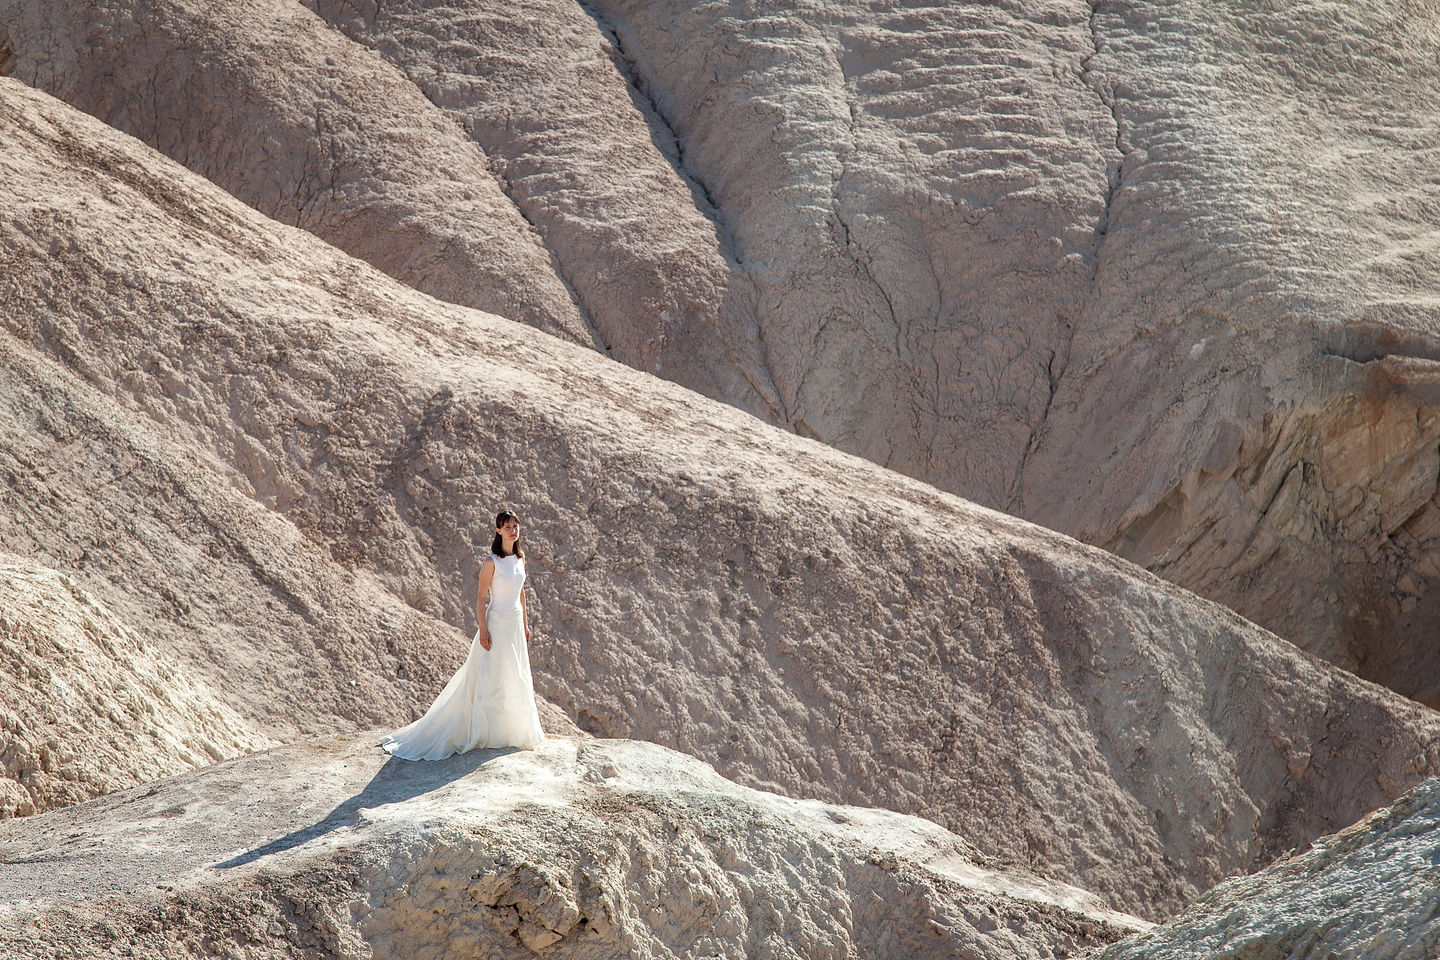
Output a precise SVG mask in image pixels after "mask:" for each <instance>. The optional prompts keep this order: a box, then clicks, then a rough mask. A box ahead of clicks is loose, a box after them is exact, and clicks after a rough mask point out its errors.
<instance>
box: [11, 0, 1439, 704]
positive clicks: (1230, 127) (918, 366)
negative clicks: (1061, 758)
mask: <svg viewBox="0 0 1440 960" xmlns="http://www.w3.org/2000/svg"><path fill="white" fill-rule="evenodd" d="M305 5H306V6H307V7H309V8H310V9H311V10H313V11H314V14H315V15H311V14H310V13H307V12H304V11H302V10H300V9H299V8H298V5H297V4H295V3H288V2H282V0H243V2H239V3H233V4H227V5H225V6H224V10H223V11H222V12H216V10H215V9H213V7H214V5H213V4H203V3H200V2H198V0H123V2H122V0H102V2H101V3H99V4H95V3H81V2H79V0H58V2H55V3H50V4H44V5H37V4H33V3H26V2H24V0H0V24H4V25H5V28H6V29H7V30H8V34H7V36H8V37H9V41H8V43H9V47H10V48H11V49H13V55H12V56H10V57H9V58H8V59H7V60H5V63H4V65H3V66H0V70H3V69H8V70H11V71H12V72H13V74H14V76H16V77H18V78H21V79H24V80H26V81H27V82H30V83H33V84H35V85H37V86H40V87H42V88H43V89H46V90H48V91H50V92H52V93H55V94H57V95H59V96H61V97H63V98H66V99H68V100H70V101H71V102H72V103H74V104H76V105H77V106H80V107H81V108H82V109H85V110H87V111H89V112H91V113H93V114H95V115H97V116H100V117H101V118H102V119H106V120H108V121H110V122H112V123H114V124H116V125H118V126H120V127H121V128H122V129H125V130H127V131H129V132H132V133H135V134H137V135H139V136H141V137H142V138H144V139H146V140H147V141H148V142H150V143H151V144H152V145H154V146H157V147H158V148H160V149H161V150H164V151H166V152H168V153H170V155H171V156H173V157H175V158H177V159H179V160H180V161H181V162H183V163H185V164H187V165H189V166H191V167H192V168H193V169H195V170H197V171H200V172H201V173H203V174H204V175H206V176H208V177H210V178H211V179H212V180H214V181H215V182H217V183H219V184H221V185H222V186H223V187H225V188H226V189H229V190H230V191H232V192H233V193H235V194H236V195H237V196H239V197H241V198H242V199H245V200H247V202H250V203H252V204H255V205H257V206H258V207H259V208H260V209H262V210H264V211H266V212H269V213H272V214H274V215H276V216H279V217H281V218H282V219H287V220H288V221H289V222H294V223H300V224H301V225H304V226H306V227H307V228H309V229H312V230H314V231H315V232H317V233H318V234H319V235H321V236H322V237H325V238H326V239H328V240H330V241H331V242H334V243H336V244H338V245H340V246H341V247H343V248H345V249H346V250H349V251H350V252H352V253H355V254H357V255H360V256H363V257H365V258H367V259H368V260H370V262H372V263H374V264H376V265H377V266H379V267H381V268H382V269H384V270H387V271H389V272H391V273H392V274H393V275H395V276H397V277H399V278H401V279H402V280H405V281H406V282H409V283H412V284H414V285H416V286H418V287H419V288H421V289H423V290H425V291H427V292H429V293H432V294H435V295H437V296H441V297H444V298H447V299H451V300H456V301H459V302H462V303H467V304H471V305H476V306H481V307H484V308H487V309H493V310H498V311H500V312H502V313H505V314H506V315H508V316H511V317H513V318H515V319H521V320H525V321H527V322H531V323H537V324H539V325H541V326H542V327H544V328H545V329H550V330H555V329H561V330H563V331H565V332H566V333H567V335H568V336H569V337H570V338H571V339H574V340H577V341H579V342H589V343H594V344H598V345H600V346H603V347H605V348H607V349H610V350H611V351H613V355H614V356H615V357H617V358H619V359H621V360H623V361H625V362H626V363H629V364H631V365H633V366H636V367H639V368H640V369H643V370H646V371H650V372H657V373H660V374H661V375H663V376H666V377H668V378H671V379H674V380H676V381H678V382H680V383H683V384H685V385H687V386H690V387H693V388H696V389H699V390H701V391H702V392H705V393H707V394H709V395H710V396H713V397H717V398H720V399H723V400H725V401H727V402H729V403H732V404H735V405H737V406H739V407H740V408H742V409H744V410H747V411H750V412H753V413H757V414H759V415H761V416H763V417H766V418H768V419H770V420H771V421H772V422H774V423H778V424H781V425H783V426H785V427H786V428H787V429H790V430H794V431H796V432H799V433H802V434H805V435H807V436H812V437H818V438H819V439H821V440H823V441H825V442H826V443H829V444H832V445H836V446H838V447H840V448H842V449H845V450H848V451H851V452H855V453H859V454H861V455H863V456H866V457H868V458H870V459H872V460H874V461H876V462H878V463H881V464H884V465H887V466H891V467H893V468H895V469H897V470H900V471H903V472H906V473H909V474H911V475H913V476H916V477H919V478H921V479H924V480H926V481H929V482H932V483H935V484H938V485H940V486H941V487H943V488H946V489H949V490H953V491H955V492H958V493H960V494H962V495H964V496H967V497H971V498H973V499H976V500H978V501H980V502H982V503H985V504H988V505H991V506H995V507H1000V508H1003V509H1006V510H1009V511H1011V512H1014V513H1017V514H1020V515H1023V516H1025V517H1027V518H1030V519H1033V520H1036V521H1038V522H1041V523H1043V524H1045V525H1046V526H1050V527H1053V528H1056V529H1060V530H1063V531H1065V532H1067V533H1070V534H1073V535H1075V536H1078V537H1080V538H1081V539H1084V540H1087V541H1089V542H1092V543H1095V544H1099V545H1101V546H1104V547H1106V548H1107V549H1110V550H1113V551H1116V552H1118V553H1119V554H1120V555H1122V556H1124V557H1127V558H1129V559H1132V560H1134V561H1135V562H1137V563H1139V564H1141V565H1142V566H1145V567H1147V568H1149V569H1151V570H1153V571H1154V572H1157V573H1159V574H1161V575H1162V576H1164V577H1166V578H1168V579H1170V580H1173V581H1174V582H1177V583H1179V584H1182V585H1184V586H1186V587H1188V588H1191V589H1193V590H1195V591H1197V592H1199V593H1201V594H1203V595H1205V596H1208V597H1210V598H1212V599H1215V600H1218V601H1220V602H1222V603H1224V604H1226V605H1228V606H1230V607H1232V608H1234V609H1236V610H1238V611H1239V612H1241V613H1242V614H1243V615H1245V616H1247V617H1250V618H1252V619H1254V620H1256V621H1257V622H1259V623H1261V624H1262V625H1264V626H1267V627H1269V628H1271V629H1273V630H1275V631H1276V632H1278V633H1279V634H1281V635H1282V636H1285V637H1286V638H1287V639H1290V640H1292V641H1294V642H1295V643H1297V644H1299V645H1301V646H1302V647H1304V648H1306V649H1308V650H1311V651H1312V652H1314V653H1316V654H1318V655H1320V656H1322V657H1324V658H1326V659H1329V660H1331V661H1332V662H1335V663H1338V664H1341V665H1343V666H1345V667H1346V668H1347V669H1351V670H1354V671H1357V672H1359V673H1360V674H1361V675H1362V676H1364V677H1367V678H1369V679H1373V680H1377V681H1380V682H1382V683H1385V684H1387V685H1389V686H1391V687H1393V688H1395V689H1397V690H1399V691H1401V692H1403V693H1405V694H1407V695H1410V696H1414V697H1417V698H1420V699H1423V700H1426V701H1428V702H1431V703H1434V704H1437V705H1440V655H1437V654H1436V653H1435V650H1434V645H1433V644H1432V643H1430V640H1431V639H1432V635H1431V632H1430V630H1429V629H1428V627H1429V625H1430V624H1431V623H1433V622H1434V620H1435V618H1436V616H1437V615H1440V591H1437V590H1436V585H1437V584H1440V565H1437V564H1436V561H1435V560H1434V559H1433V558H1434V557H1435V556H1436V555H1437V551H1440V502H1437V501H1436V499H1435V495H1436V489H1437V477H1440V455H1437V453H1436V450H1437V446H1440V417H1437V416H1436V409H1437V402H1440V366H1437V363H1440V326H1437V321H1436V306H1437V300H1436V290H1437V289H1440V240H1437V236H1440V235H1437V232H1436V229H1435V227H1434V219H1435V218H1434V217H1433V216H1432V214H1431V212H1432V211H1433V210H1434V208H1435V206H1436V203H1437V202H1440V184H1437V182H1436V180H1435V178H1434V177H1433V176H1431V175H1430V174H1431V171H1432V170H1433V169H1434V168H1435V165H1436V163H1437V159H1440V117H1437V108H1436V107H1435V105H1434V104H1435V101H1434V98H1433V96H1432V95H1431V94H1432V93H1433V91H1434V89H1435V88H1436V86H1437V85H1440V30H1437V28H1436V26H1435V22H1434V18H1433V17H1431V16H1430V15H1429V13H1428V12H1427V11H1426V10H1425V9H1424V8H1423V7H1422V6H1420V5H1414V4H1394V3H1389V2H1384V0H1364V2H1358V3H1351V4H1346V5H1344V9H1343V10H1340V9H1336V8H1335V7H1334V6H1333V5H1332V4H1329V3H1325V2H1321V0H1302V2H1297V3H1286V4H1283V5H1281V6H1279V7H1275V6H1274V5H1271V4H1266V3H1260V2H1258V0H1223V2H1218V3H1217V2H1200V0H1162V2H1155V0H1145V2H1139V0H1115V2H1110V0H1107V2H1104V3H1098V2H1085V0H1025V2H1023V3H1016V4H1008V5H994V4H979V5H977V4H939V3H928V2H921V0H910V2H902V3H898V4H893V3H886V4H875V3H870V2H865V0H826V2H819V0H806V2H801V3H792V4H787V5H786V7H785V9H784V11H783V13H775V14H762V13H759V12H757V11H756V10H755V8H754V7H753V5H751V4H746V3H742V2H739V0H718V2H713V3H704V4H691V3H678V2H674V0H593V2H587V3H584V4H581V3H578V2H575V0H524V2H519V3H517V2H504V3H501V2H498V0H472V2H467V3H465V4H437V3H431V2H427V0H386V2H384V3H383V4H382V3H377V2H374V0H306V3H305ZM325 24H328V25H329V27H326V26H325ZM330 28H333V29H330ZM364 48H368V49H364ZM202 58H203V62H204V67H205V68H204V69H203V70H201V69H199V65H200V63H201V62H202ZM302 182H303V183H305V184H311V183H318V186H308V185H307V186H305V187H303V188H302V187H300V186H297V184H299V183H302ZM501 190H503V191H504V193H505V194H506V195H507V196H508V199H506V200H504V202H502V199H503V198H501V197H500V193H499V192H498V191H501ZM342 195H343V196H342ZM292 198H298V202H296V201H293V200H292ZM511 204H513V209H510V207H509V206H507V205H511ZM521 218H523V220H525V221H528V223H522V222H521ZM532 225H533V226H532ZM537 243H543V244H544V247H545V251H541V252H542V253H543V254H544V256H545V257H548V258H549V261H548V263H545V262H541V260H542V259H543V257H542V258H541V259H537V256H539V254H537V252H536V251H538V250H539V248H538V246H537ZM522 248H523V249H522ZM462 251H469V252H468V253H462ZM582 322H584V323H588V327H585V328H584V329H582V327H581V324H582ZM587 330H588V331H589V333H588V339H587V333H586V331H587Z"/></svg>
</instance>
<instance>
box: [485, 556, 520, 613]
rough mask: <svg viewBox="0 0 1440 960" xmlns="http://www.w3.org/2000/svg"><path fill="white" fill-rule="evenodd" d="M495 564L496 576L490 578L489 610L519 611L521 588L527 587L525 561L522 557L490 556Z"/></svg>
mask: <svg viewBox="0 0 1440 960" xmlns="http://www.w3.org/2000/svg"><path fill="white" fill-rule="evenodd" d="M490 559H491V560H492V561H494V563H495V575H494V576H493V577H491V578H490V603H489V604H488V605H487V607H486V609H488V610H519V609H520V588H521V587H523V586H524V585H525V560H524V558H522V557H516V556H509V557H502V556H498V555H496V554H493V553H492V554H490Z"/></svg>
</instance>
